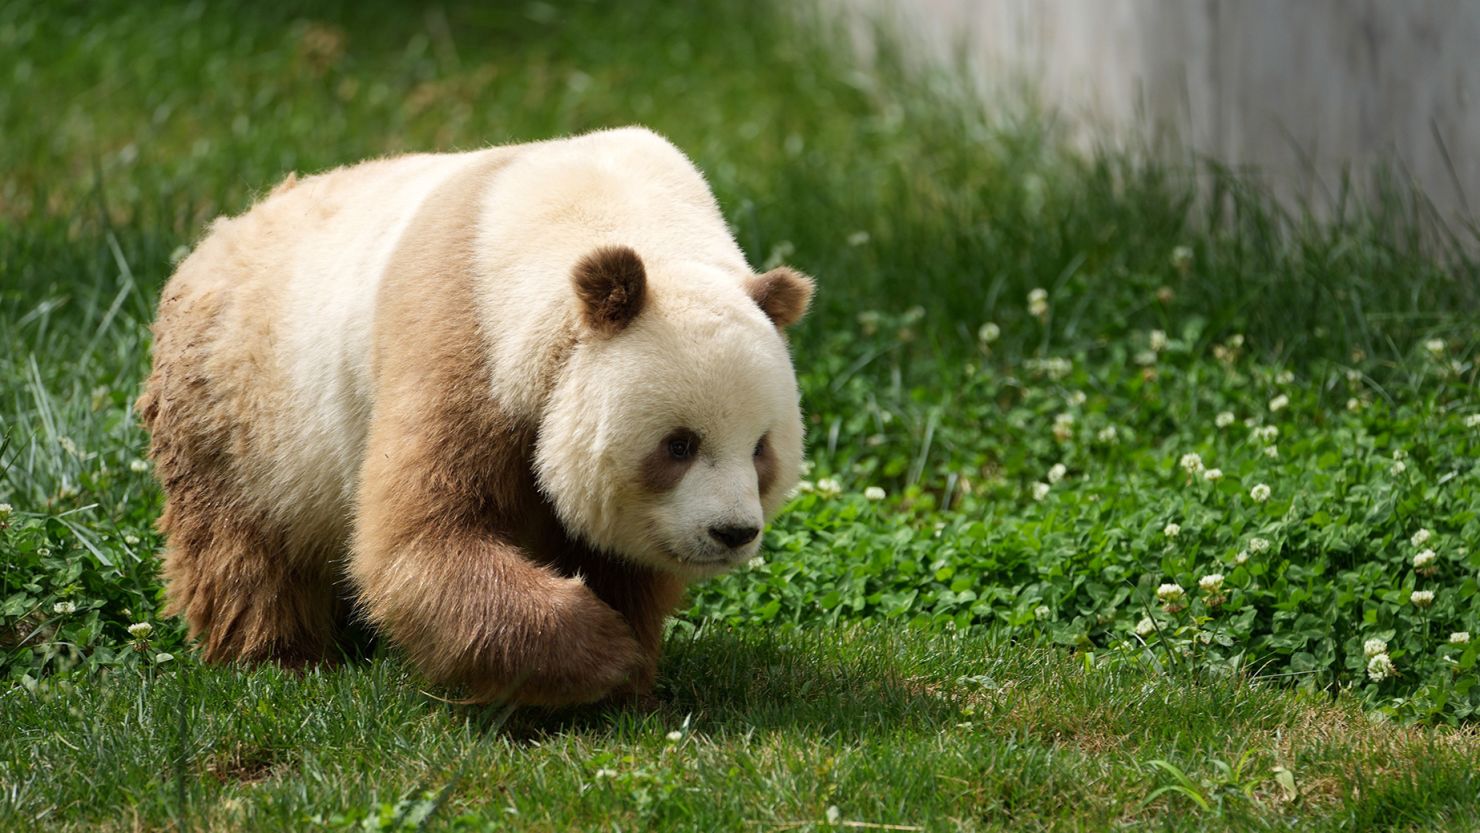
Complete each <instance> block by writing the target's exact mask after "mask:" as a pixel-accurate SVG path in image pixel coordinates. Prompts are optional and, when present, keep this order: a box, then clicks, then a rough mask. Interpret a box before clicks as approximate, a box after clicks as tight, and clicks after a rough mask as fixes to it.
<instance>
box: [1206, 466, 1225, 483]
mask: <svg viewBox="0 0 1480 833" xmlns="http://www.w3.org/2000/svg"><path fill="white" fill-rule="evenodd" d="M1203 479H1204V480H1206V481H1208V482H1209V483H1216V482H1218V481H1219V480H1222V479H1223V469H1208V470H1207V471H1205V472H1203Z"/></svg>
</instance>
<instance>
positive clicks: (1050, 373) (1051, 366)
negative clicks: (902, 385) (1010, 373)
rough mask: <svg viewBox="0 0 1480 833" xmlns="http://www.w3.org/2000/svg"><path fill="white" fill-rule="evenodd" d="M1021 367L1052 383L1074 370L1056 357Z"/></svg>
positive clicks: (1072, 365) (1065, 361) (1035, 361)
mask: <svg viewBox="0 0 1480 833" xmlns="http://www.w3.org/2000/svg"><path fill="white" fill-rule="evenodd" d="M1023 366H1024V367H1025V368H1027V369H1028V372H1029V373H1032V374H1034V375H1037V376H1047V377H1048V378H1050V379H1053V380H1054V381H1058V380H1059V379H1062V378H1064V377H1065V376H1068V375H1069V372H1070V371H1072V370H1073V369H1074V363H1073V362H1071V361H1069V360H1068V359H1065V358H1061V357H1058V356H1052V357H1049V358H1046V359H1028V360H1027V361H1026V362H1023ZM885 413H888V411H885Z"/></svg>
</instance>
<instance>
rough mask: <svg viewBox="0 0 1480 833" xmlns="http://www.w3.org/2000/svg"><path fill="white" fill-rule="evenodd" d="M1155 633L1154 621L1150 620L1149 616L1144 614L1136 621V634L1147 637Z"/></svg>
mask: <svg viewBox="0 0 1480 833" xmlns="http://www.w3.org/2000/svg"><path fill="white" fill-rule="evenodd" d="M1153 633H1156V623H1155V622H1153V621H1151V617H1150V616H1144V617H1142V618H1141V621H1139V622H1137V623H1136V636H1140V637H1147V636H1150V635H1151V634H1153Z"/></svg>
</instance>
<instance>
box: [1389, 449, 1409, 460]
mask: <svg viewBox="0 0 1480 833" xmlns="http://www.w3.org/2000/svg"><path fill="white" fill-rule="evenodd" d="M1407 456H1408V452H1406V451H1404V450H1403V449H1401V448H1395V449H1393V459H1394V460H1402V459H1404V458H1405V457H1407Z"/></svg>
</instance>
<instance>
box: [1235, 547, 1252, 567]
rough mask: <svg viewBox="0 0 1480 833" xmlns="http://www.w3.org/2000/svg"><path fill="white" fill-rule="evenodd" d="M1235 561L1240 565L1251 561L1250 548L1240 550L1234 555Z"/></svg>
mask: <svg viewBox="0 0 1480 833" xmlns="http://www.w3.org/2000/svg"><path fill="white" fill-rule="evenodd" d="M1233 563H1235V564H1238V565H1240V566H1242V565H1244V564H1247V563H1249V551H1248V550H1239V551H1238V555H1235V556H1234V557H1233Z"/></svg>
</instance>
